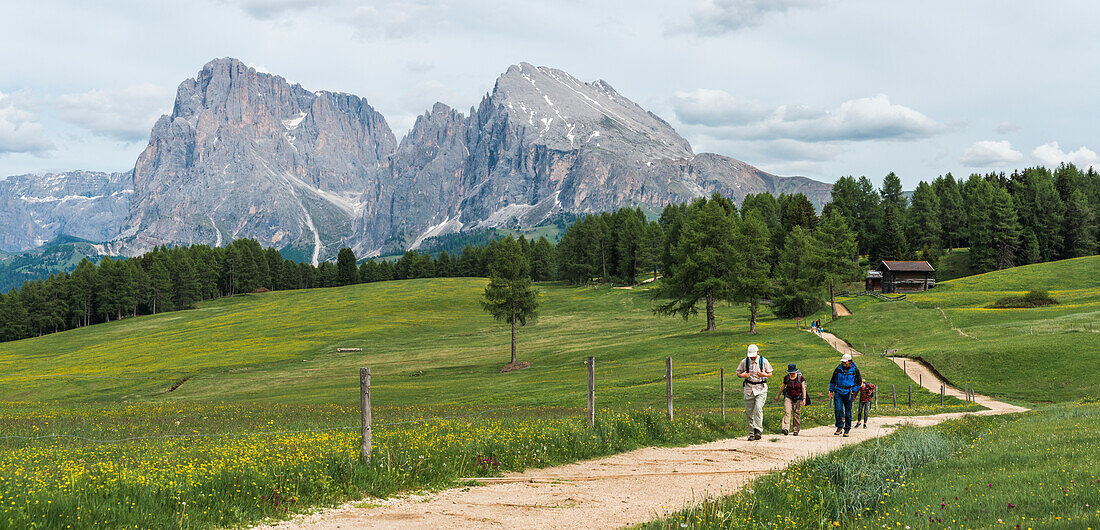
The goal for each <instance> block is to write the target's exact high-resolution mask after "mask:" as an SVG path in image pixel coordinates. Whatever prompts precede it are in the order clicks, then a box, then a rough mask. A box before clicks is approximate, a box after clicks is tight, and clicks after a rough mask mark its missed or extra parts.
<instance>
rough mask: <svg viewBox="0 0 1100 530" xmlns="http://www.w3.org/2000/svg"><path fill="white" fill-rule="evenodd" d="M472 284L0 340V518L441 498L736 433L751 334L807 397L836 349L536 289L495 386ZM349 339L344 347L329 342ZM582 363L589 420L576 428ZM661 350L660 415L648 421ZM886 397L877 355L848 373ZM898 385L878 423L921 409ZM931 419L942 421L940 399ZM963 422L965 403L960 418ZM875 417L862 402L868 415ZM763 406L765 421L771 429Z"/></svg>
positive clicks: (242, 300) (496, 331) (589, 294)
mask: <svg viewBox="0 0 1100 530" xmlns="http://www.w3.org/2000/svg"><path fill="white" fill-rule="evenodd" d="M484 285H485V280H483V279H429V280H409V281H394V282H382V283H374V284H366V285H357V286H350V287H343V288H332V289H320V290H311V291H281V292H273V293H264V294H257V295H245V296H237V297H233V298H228V299H221V300H216V301H213V302H208V303H205V304H202V305H201V306H200V307H199V308H198V309H195V310H190V311H180V312H174V313H168V314H163V315H152V316H145V317H138V318H133V319H127V320H123V321H119V322H112V323H109V324H100V325H96V326H92V327H89V328H84V329H78V330H72V331H67V332H63V333H57V334H53V335H47V336H43V337H39V338H35V339H28V340H23V341H18V342H12V343H5V344H0V374H2V375H0V400H3V401H4V402H6V404H4V405H2V406H0V418H2V419H3V421H0V477H2V478H0V526H5V523H6V526H15V527H22V526H30V525H32V524H37V525H40V526H46V527H65V526H68V525H71V526H73V527H74V528H76V527H95V526H107V527H123V526H129V527H141V528H145V527H166V526H179V527H210V526H225V525H236V524H247V523H250V522H255V521H258V520H262V519H263V518H266V517H279V516H283V515H285V514H287V513H294V512H297V511H301V510H303V509H308V508H309V507H310V506H317V505H324V504H331V503H336V502H340V501H343V500H347V499H353V498H358V497H361V496H362V495H385V494H390V493H393V492H396V491H402V490H416V489H423V488H437V487H443V486H448V485H454V484H457V483H458V482H457V481H458V479H459V478H461V477H464V476H471V475H492V474H497V473H500V472H503V471H505V470H514V469H522V468H526V467H532V466H547V465H553V464H558V463H563V462H567V461H574V460H577V459H581V458H589V457H594V456H599V455H605V454H611V453H615V452H620V451H624V450H628V449H632V448H635V447H640V446H644V445H668V444H687V443H694V442H701V441H705V440H713V439H716V438H720V437H727V436H741V435H743V433H744V428H743V420H742V416H741V413H740V408H741V407H742V401H741V399H740V386H739V385H738V383H737V382H738V380H737V379H736V378H735V376H733V375H730V376H729V377H728V379H729V381H727V393H728V405H729V409H730V413H729V416H728V419H727V420H725V421H723V420H722V417H721V415H720V413H719V404H720V395H719V375H718V374H719V369H721V368H725V369H727V370H729V371H731V372H732V371H733V370H734V368H735V367H736V364H737V363H738V362H739V361H740V359H741V358H742V356H743V355H744V353H743V352H744V351H745V347H746V346H747V344H749V343H750V342H755V343H757V344H759V345H760V346H761V347H762V350H763V352H764V355H765V356H766V357H768V358H769V359H770V360H771V362H772V363H773V364H774V365H775V367H776V368H777V370H782V369H785V367H786V364H787V363H790V362H795V363H797V364H798V365H799V366H800V368H801V369H802V370H803V372H804V373H805V374H806V376H807V377H808V379H809V381H810V383H811V388H812V395H813V396H814V397H815V398H816V400H817V403H816V404H814V405H812V406H811V407H809V408H808V409H807V410H806V411H805V412H804V423H805V424H809V425H813V424H822V423H831V416H832V414H831V410H829V409H828V408H827V407H826V406H825V405H824V404H823V401H824V394H825V392H826V390H827V383H828V375H829V373H830V372H831V369H832V367H833V366H835V364H836V362H837V355H836V352H835V351H833V350H832V349H831V348H829V347H828V345H827V344H825V342H824V341H822V340H820V339H819V338H817V337H815V336H813V335H811V334H809V333H807V332H805V331H798V330H797V329H795V326H794V323H793V322H791V321H789V320H783V319H778V318H775V317H774V316H772V315H770V314H769V313H767V312H765V314H764V315H763V318H762V320H761V322H760V324H759V330H760V334H759V335H757V336H750V335H748V333H747V331H746V330H747V327H748V323H747V310H746V309H745V308H743V307H737V306H723V307H720V308H719V314H718V319H719V320H718V323H719V327H720V331H718V332H716V333H699V332H698V330H699V329H700V328H701V327H702V323H701V322H699V321H698V320H690V321H684V320H683V319H679V318H661V317H657V316H654V315H653V314H652V312H651V308H652V306H653V301H652V300H651V298H650V295H649V293H648V292H646V291H645V290H643V289H633V290H624V289H611V288H607V287H603V288H599V289H594V288H583V287H569V286H564V285H559V284H545V285H541V286H540V288H541V289H542V290H543V296H542V308H541V311H540V317H539V320H538V322H537V323H536V324H533V325H529V326H527V327H525V328H521V330H520V333H519V346H520V359H521V360H527V361H530V362H532V363H533V366H532V367H531V368H528V369H526V370H521V371H516V372H510V373H504V374H502V373H500V372H499V368H500V367H501V366H502V365H503V364H504V363H505V362H507V360H508V341H509V335H508V328H507V326H506V325H504V324H501V323H499V322H496V321H494V320H492V319H491V318H490V317H489V316H488V315H487V314H485V313H484V312H482V311H481V309H480V307H479V306H478V304H477V299H478V297H479V296H480V293H481V290H482V289H483V287H484ZM348 347H361V348H363V352H362V353H339V352H337V351H336V350H337V348H348ZM587 355H594V356H595V357H596V359H597V360H596V372H597V376H596V380H597V404H598V407H599V411H598V418H599V420H598V424H597V426H596V428H594V429H589V428H588V427H587V426H586V424H585V422H584V419H583V413H582V411H583V408H584V403H585V388H586V382H585V374H586V367H585V366H584V364H583V362H582V360H583V358H584V357H585V356H587ZM665 356H672V357H673V370H674V381H675V394H676V405H677V409H678V411H679V414H678V415H677V419H676V421H675V422H669V421H667V420H666V419H664V414H663V410H664V404H665V403H664V396H665V383H664V380H663V376H664V358H665ZM859 363H860V366H861V368H862V370H863V371H864V373H866V374H867V375H868V377H872V378H874V379H875V380H876V381H877V382H879V383H880V384H885V385H887V386H888V385H889V384H890V383H891V382H893V383H896V384H898V385H899V388H901V387H902V385H906V384H908V380H907V379H905V378H904V374H902V373H901V370H899V369H898V368H897V367H896V366H894V365H893V364H892V363H890V362H889V361H887V360H884V359H879V358H870V357H869V358H865V359H860V360H859ZM361 366H370V367H371V368H372V393H371V394H372V395H371V399H372V405H373V409H374V418H375V436H374V440H373V441H374V444H373V452H374V454H375V455H376V458H375V460H374V463H373V464H372V465H371V466H363V465H360V464H358V463H357V458H358V454H359V433H358V426H359V413H358V399H359V397H358V396H359V380H358V370H359V367H361ZM938 400H939V398H938V396H937V395H933V394H930V393H928V392H924V391H915V392H914V403H915V406H914V407H913V408H912V409H908V408H906V407H904V405H903V406H902V407H901V408H900V409H899V410H897V411H896V413H899V414H927V413H932V412H937V411H941V410H944V409H941V408H940V407H939V404H938ZM947 405H948V406H947V407H946V410H964V409H965V408H966V407H965V406H964V405H963V404H962V403H960V402H959V401H958V400H954V399H950V400H949V402H948V404H947ZM971 408H973V407H971ZM885 410H889V411H890V412H891V413H895V411H894V410H892V409H890V408H889V407H884V411H885ZM780 415H781V407H779V406H777V404H776V403H775V402H769V406H768V409H767V413H766V420H765V426H766V429H767V430H770V431H773V432H774V431H775V430H776V429H777V428H778V421H779V416H780Z"/></svg>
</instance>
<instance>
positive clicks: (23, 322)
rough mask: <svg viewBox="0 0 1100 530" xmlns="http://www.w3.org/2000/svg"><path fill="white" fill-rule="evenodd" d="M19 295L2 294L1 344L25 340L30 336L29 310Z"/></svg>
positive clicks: (0, 306)
mask: <svg viewBox="0 0 1100 530" xmlns="http://www.w3.org/2000/svg"><path fill="white" fill-rule="evenodd" d="M19 298H20V297H19V293H10V294H3V293H0V342H7V341H10V340H19V339H24V338H27V337H29V336H30V329H28V326H27V316H28V315H27V310H26V309H25V308H24V307H23V302H22V300H20V299H19Z"/></svg>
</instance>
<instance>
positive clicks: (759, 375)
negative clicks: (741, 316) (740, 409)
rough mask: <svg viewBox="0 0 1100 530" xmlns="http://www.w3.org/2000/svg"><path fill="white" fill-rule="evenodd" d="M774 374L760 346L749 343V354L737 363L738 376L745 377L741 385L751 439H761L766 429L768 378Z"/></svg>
mask: <svg viewBox="0 0 1100 530" xmlns="http://www.w3.org/2000/svg"><path fill="white" fill-rule="evenodd" d="M771 376H772V365H771V363H769V362H768V360H767V359H765V358H763V357H761V356H760V348H759V347H758V346H757V345H755V344H749V351H748V355H747V356H746V357H745V358H744V359H742V360H741V364H739V365H737V377H740V378H741V379H744V381H742V383H741V386H742V387H743V388H744V392H745V420H746V421H748V423H749V429H751V430H752V434H750V435H749V441H752V440H759V439H760V433H761V431H763V430H764V402H765V401H767V400H768V378H769V377H771Z"/></svg>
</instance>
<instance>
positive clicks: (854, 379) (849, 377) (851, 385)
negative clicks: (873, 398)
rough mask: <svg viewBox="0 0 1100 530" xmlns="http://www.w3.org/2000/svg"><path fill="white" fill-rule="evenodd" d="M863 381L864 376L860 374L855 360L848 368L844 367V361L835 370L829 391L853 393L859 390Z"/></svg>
mask: <svg viewBox="0 0 1100 530" xmlns="http://www.w3.org/2000/svg"><path fill="white" fill-rule="evenodd" d="M861 381H863V377H862V376H860V375H859V368H856V363H854V362H853V363H852V366H850V367H848V369H847V370H845V369H844V363H840V364H839V365H837V367H836V370H833V378H832V379H831V380H830V381H829V392H835V393H837V394H851V393H853V392H856V391H858V390H859V383H860V382H861Z"/></svg>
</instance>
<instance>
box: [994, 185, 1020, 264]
mask: <svg viewBox="0 0 1100 530" xmlns="http://www.w3.org/2000/svg"><path fill="white" fill-rule="evenodd" d="M992 205H993V208H992V210H991V211H990V218H991V219H992V221H993V222H992V225H991V226H990V229H991V237H990V242H991V243H992V250H993V256H994V260H995V263H996V267H997V269H1007V268H1009V267H1013V266H1015V265H1016V249H1018V248H1019V246H1020V223H1019V222H1018V221H1017V219H1016V207H1015V206H1014V205H1013V203H1012V196H1011V195H1009V194H1008V190H1005V189H1004V188H1002V187H999V186H997V187H995V188H994V190H993V202H992Z"/></svg>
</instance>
